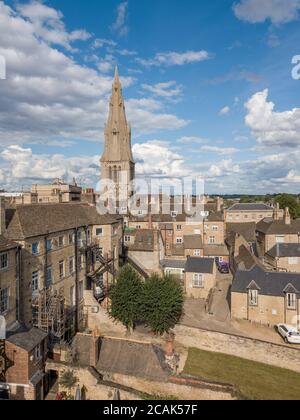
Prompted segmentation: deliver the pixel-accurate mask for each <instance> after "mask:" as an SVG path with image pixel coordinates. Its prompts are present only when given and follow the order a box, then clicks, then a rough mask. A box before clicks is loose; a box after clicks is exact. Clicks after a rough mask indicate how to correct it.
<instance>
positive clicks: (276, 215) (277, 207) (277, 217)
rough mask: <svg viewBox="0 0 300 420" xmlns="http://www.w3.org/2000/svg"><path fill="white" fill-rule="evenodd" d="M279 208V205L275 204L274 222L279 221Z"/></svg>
mask: <svg viewBox="0 0 300 420" xmlns="http://www.w3.org/2000/svg"><path fill="white" fill-rule="evenodd" d="M279 213H280V206H279V203H276V206H275V209H274V220H279V219H280V214H279Z"/></svg>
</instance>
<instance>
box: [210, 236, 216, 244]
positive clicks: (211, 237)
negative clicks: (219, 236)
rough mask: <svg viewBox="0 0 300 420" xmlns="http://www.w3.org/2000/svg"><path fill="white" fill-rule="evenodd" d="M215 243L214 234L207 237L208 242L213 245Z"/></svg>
mask: <svg viewBox="0 0 300 420" xmlns="http://www.w3.org/2000/svg"><path fill="white" fill-rule="evenodd" d="M215 243H216V238H215V237H214V236H210V237H209V244H210V245H214V244H215Z"/></svg>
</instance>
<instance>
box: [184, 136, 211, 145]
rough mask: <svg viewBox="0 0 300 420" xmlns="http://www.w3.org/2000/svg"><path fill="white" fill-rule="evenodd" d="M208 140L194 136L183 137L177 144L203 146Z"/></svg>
mask: <svg viewBox="0 0 300 420" xmlns="http://www.w3.org/2000/svg"><path fill="white" fill-rule="evenodd" d="M208 141H209V140H208V139H206V138H204V137H196V136H184V137H181V138H180V139H178V143H182V144H203V143H208Z"/></svg>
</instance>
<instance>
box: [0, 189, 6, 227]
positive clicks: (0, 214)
mask: <svg viewBox="0 0 300 420" xmlns="http://www.w3.org/2000/svg"><path fill="white" fill-rule="evenodd" d="M5 232H6V215H5V198H4V197H0V235H4V234H5Z"/></svg>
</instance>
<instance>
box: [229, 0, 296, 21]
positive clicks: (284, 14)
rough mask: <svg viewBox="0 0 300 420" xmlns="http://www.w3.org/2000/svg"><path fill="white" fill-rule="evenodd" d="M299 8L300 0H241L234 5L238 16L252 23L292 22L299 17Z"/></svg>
mask: <svg viewBox="0 0 300 420" xmlns="http://www.w3.org/2000/svg"><path fill="white" fill-rule="evenodd" d="M299 9H300V0H241V1H240V2H239V3H238V4H235V5H234V6H233V10H234V13H235V15H236V17H237V18H239V19H241V20H244V21H247V22H250V23H262V22H265V21H266V20H270V21H271V22H272V23H273V24H283V23H287V22H291V21H293V20H296V19H297V18H298V16H299V14H298V12H299Z"/></svg>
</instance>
